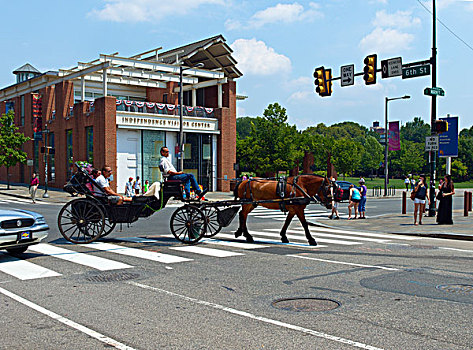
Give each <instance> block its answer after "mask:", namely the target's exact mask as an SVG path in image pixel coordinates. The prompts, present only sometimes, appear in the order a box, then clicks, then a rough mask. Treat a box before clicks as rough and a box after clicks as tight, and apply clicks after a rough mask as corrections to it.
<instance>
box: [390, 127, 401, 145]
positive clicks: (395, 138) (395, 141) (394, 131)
mask: <svg viewBox="0 0 473 350" xmlns="http://www.w3.org/2000/svg"><path fill="white" fill-rule="evenodd" d="M388 136H389V144H388V145H389V150H390V151H399V150H400V149H401V141H400V139H399V122H389V135H388Z"/></svg>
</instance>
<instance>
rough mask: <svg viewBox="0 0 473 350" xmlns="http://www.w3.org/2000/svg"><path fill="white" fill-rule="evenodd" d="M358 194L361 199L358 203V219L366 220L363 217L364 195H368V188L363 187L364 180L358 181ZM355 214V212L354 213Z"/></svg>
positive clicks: (364, 208) (364, 209)
mask: <svg viewBox="0 0 473 350" xmlns="http://www.w3.org/2000/svg"><path fill="white" fill-rule="evenodd" d="M359 183H360V186H361V187H360V192H361V193H360V194H361V199H360V203H358V212H359V213H360V216H359V218H358V219H366V216H365V211H366V207H365V206H366V195H367V194H368V188H367V187H366V185H365V180H364V179H363V180H360V181H359ZM355 213H356V212H355Z"/></svg>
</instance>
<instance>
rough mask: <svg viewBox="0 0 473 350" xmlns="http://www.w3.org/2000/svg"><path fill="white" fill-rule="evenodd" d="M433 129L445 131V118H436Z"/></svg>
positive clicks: (439, 131)
mask: <svg viewBox="0 0 473 350" xmlns="http://www.w3.org/2000/svg"><path fill="white" fill-rule="evenodd" d="M435 131H436V132H437V133H442V132H447V131H448V122H447V121H446V120H436V121H435Z"/></svg>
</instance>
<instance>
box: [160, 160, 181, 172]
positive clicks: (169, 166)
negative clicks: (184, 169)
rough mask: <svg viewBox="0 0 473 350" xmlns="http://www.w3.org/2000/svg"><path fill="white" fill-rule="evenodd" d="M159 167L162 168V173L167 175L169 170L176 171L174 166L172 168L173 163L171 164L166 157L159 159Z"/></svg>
mask: <svg viewBox="0 0 473 350" xmlns="http://www.w3.org/2000/svg"><path fill="white" fill-rule="evenodd" d="M159 167H161V168H163V170H164V171H163V173H164V175H167V174H168V172H170V171H172V172H173V173H177V170H176V168H174V165H172V163H171V161H170V160H169V159H168V158H167V157H161V160H160V161H159Z"/></svg>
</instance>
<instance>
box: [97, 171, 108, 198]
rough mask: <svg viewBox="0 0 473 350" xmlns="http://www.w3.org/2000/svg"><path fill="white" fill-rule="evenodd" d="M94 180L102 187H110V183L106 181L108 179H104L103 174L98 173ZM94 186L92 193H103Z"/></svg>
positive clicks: (99, 194) (98, 194)
mask: <svg viewBox="0 0 473 350" xmlns="http://www.w3.org/2000/svg"><path fill="white" fill-rule="evenodd" d="M95 182H96V183H97V185H99V186H100V187H102V188H105V187H110V183H109V182H108V179H106V178H105V176H103V175H99V176H98V177H97V178H96V179H95ZM94 187H95V188H94V195H95V196H98V197H102V196H103V195H104V194H103V192H102V191H100V190H99V189H97V187H96V186H94Z"/></svg>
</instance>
